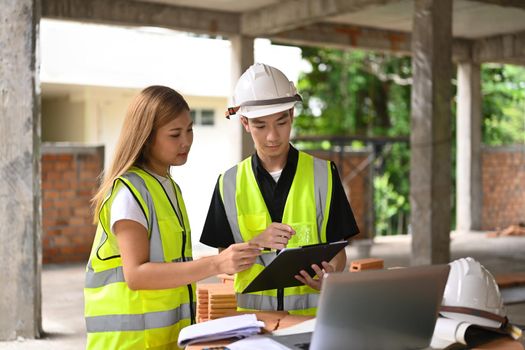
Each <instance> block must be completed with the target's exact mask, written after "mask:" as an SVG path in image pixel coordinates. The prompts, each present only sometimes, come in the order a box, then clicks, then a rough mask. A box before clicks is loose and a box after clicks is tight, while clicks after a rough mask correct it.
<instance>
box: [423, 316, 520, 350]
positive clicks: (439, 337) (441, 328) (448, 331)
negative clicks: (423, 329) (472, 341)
mask: <svg viewBox="0 0 525 350" xmlns="http://www.w3.org/2000/svg"><path fill="white" fill-rule="evenodd" d="M471 326H472V327H474V328H475V329H478V330H482V331H485V332H497V333H502V334H507V335H509V336H510V337H512V338H513V339H515V340H519V339H521V338H522V331H521V329H519V328H518V327H516V326H513V325H512V324H510V323H509V324H507V326H506V327H505V328H489V327H481V326H477V325H473V324H472V323H469V322H465V321H459V320H454V319H450V318H446V317H441V316H440V317H438V319H437V322H436V326H435V328H434V334H433V336H432V341H431V342H430V346H431V347H432V348H435V349H442V348H446V347H448V346H450V345H452V344H463V345H468V344H467V341H466V338H467V336H466V334H467V332H468V331H469V329H471V328H470V327H471Z"/></svg>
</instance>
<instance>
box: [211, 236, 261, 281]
mask: <svg viewBox="0 0 525 350" xmlns="http://www.w3.org/2000/svg"><path fill="white" fill-rule="evenodd" d="M260 254H261V249H260V248H259V246H258V245H257V244H254V243H250V242H248V243H237V244H232V245H230V246H229V247H228V248H227V249H224V250H223V251H221V253H220V254H219V255H217V256H216V259H217V260H216V263H217V266H218V269H219V273H227V274H229V275H233V274H235V273H237V272H240V271H243V270H246V269H247V268H249V267H250V266H252V265H253V264H254V263H255V259H256V258H257V257H258V256H259V255H260Z"/></svg>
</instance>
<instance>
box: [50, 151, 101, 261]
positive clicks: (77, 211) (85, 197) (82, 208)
mask: <svg viewBox="0 0 525 350" xmlns="http://www.w3.org/2000/svg"><path fill="white" fill-rule="evenodd" d="M103 166H104V147H103V146H83V145H74V144H67V143H64V144H62V143H44V144H42V231H43V234H42V250H43V252H42V255H43V263H44V264H46V263H64V262H86V261H87V259H88V257H89V252H90V249H91V244H92V242H93V236H94V233H95V229H96V227H95V225H94V224H93V223H92V222H93V219H92V214H91V207H90V199H91V197H92V196H93V194H94V191H96V189H97V186H98V182H97V177H98V175H99V174H100V172H101V171H102V169H103Z"/></svg>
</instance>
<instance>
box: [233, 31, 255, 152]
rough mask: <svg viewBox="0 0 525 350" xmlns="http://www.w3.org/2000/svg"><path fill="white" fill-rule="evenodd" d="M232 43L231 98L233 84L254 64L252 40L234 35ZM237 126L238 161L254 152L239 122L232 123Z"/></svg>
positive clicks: (251, 141)
mask: <svg viewBox="0 0 525 350" xmlns="http://www.w3.org/2000/svg"><path fill="white" fill-rule="evenodd" d="M230 41H231V43H232V62H231V63H232V65H231V78H232V79H231V81H232V88H231V90H232V96H233V90H234V88H235V84H236V83H237V80H238V79H239V77H240V76H241V75H242V73H244V71H245V70H246V69H248V67H250V66H251V65H252V64H253V63H254V52H253V51H254V48H253V38H250V37H246V36H244V35H236V36H232V37H230ZM234 122H237V123H238V124H239V126H238V127H239V128H241V135H242V136H241V152H240V157H241V158H240V159H244V158H246V157H248V156H250V155H252V154H253V153H254V152H255V147H254V144H253V140H252V137H251V135H250V134H249V133H247V132H246V131H244V128H243V127H242V125H241V123H240V122H239V121H234Z"/></svg>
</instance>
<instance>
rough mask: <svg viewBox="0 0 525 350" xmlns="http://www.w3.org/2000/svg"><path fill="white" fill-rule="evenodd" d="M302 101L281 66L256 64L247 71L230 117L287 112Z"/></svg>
mask: <svg viewBox="0 0 525 350" xmlns="http://www.w3.org/2000/svg"><path fill="white" fill-rule="evenodd" d="M298 101H302V99H301V96H299V94H297V90H296V89H295V85H294V83H293V82H291V81H289V80H288V78H287V77H286V76H285V75H284V74H283V72H281V71H280V70H279V69H277V68H274V67H272V66H269V65H266V64H263V63H255V64H253V65H252V66H250V67H249V68H248V69H247V70H246V72H244V73H243V74H242V75H241V77H240V78H239V80H238V81H237V84H236V85H235V91H234V95H233V101H232V102H233V106H232V107H229V108H228V110H227V112H226V117H227V118H229V117H230V116H234V115H241V116H244V117H246V118H258V117H263V116H266V115H271V114H275V113H279V112H282V111H286V110H288V109H290V108H293V106H294V105H295V104H296V103H297V102H298Z"/></svg>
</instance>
